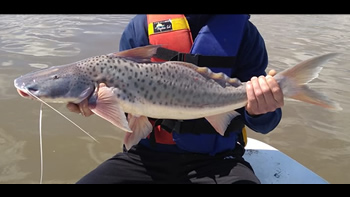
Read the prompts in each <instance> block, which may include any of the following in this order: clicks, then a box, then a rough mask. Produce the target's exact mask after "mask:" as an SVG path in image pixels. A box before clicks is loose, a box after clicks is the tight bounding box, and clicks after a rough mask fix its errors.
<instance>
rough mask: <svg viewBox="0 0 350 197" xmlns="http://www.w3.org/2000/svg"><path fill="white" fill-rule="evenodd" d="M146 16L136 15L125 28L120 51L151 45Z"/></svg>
mask: <svg viewBox="0 0 350 197" xmlns="http://www.w3.org/2000/svg"><path fill="white" fill-rule="evenodd" d="M146 18H147V16H146V15H136V16H135V17H134V18H132V19H131V20H130V22H129V23H128V25H127V26H126V27H125V29H124V31H123V33H122V36H121V38H120V42H119V51H124V50H128V49H132V48H135V47H140V46H146V45H149V40H148V36H147V34H148V30H147V29H146V27H147V26H148V25H147V20H146Z"/></svg>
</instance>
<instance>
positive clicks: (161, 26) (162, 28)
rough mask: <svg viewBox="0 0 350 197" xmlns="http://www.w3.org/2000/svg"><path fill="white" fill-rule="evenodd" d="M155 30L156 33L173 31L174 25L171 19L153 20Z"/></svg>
mask: <svg viewBox="0 0 350 197" xmlns="http://www.w3.org/2000/svg"><path fill="white" fill-rule="evenodd" d="M153 30H154V33H161V32H166V31H171V30H173V25H172V23H171V20H170V19H169V20H165V21H158V22H153Z"/></svg>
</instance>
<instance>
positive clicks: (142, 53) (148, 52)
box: [108, 45, 161, 63]
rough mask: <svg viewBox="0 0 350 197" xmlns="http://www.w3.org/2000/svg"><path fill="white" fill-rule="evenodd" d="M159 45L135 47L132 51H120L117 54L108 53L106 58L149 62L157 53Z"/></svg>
mask: <svg viewBox="0 0 350 197" xmlns="http://www.w3.org/2000/svg"><path fill="white" fill-rule="evenodd" d="M159 47H161V45H147V46H142V47H136V48H133V49H129V50H125V51H120V52H117V53H110V54H108V56H111V57H121V58H125V59H130V60H133V61H136V62H145V63H146V62H151V58H152V57H153V56H154V55H155V54H156V53H157V50H158V48H159Z"/></svg>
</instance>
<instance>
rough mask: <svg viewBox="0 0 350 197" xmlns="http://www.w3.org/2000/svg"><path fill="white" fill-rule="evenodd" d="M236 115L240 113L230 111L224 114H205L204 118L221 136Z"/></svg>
mask: <svg viewBox="0 0 350 197" xmlns="http://www.w3.org/2000/svg"><path fill="white" fill-rule="evenodd" d="M238 115H240V114H239V113H238V112H236V111H231V112H228V113H224V114H218V115H213V116H207V117H205V119H207V120H208V122H209V123H210V124H211V126H212V127H213V128H214V129H215V130H216V131H217V132H218V133H219V134H220V135H222V136H223V135H224V134H225V131H226V129H227V126H228V125H229V124H230V122H231V120H232V119H233V118H234V117H236V116H238Z"/></svg>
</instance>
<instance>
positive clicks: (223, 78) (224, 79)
mask: <svg viewBox="0 0 350 197" xmlns="http://www.w3.org/2000/svg"><path fill="white" fill-rule="evenodd" d="M169 63H175V64H178V65H180V66H185V67H187V68H190V69H193V70H195V71H196V72H198V73H199V74H201V75H202V76H203V77H205V78H207V79H212V80H214V81H215V82H217V83H218V84H220V85H221V86H222V87H226V86H227V85H229V86H234V87H238V86H240V85H241V81H240V80H239V79H237V78H230V77H229V76H227V75H226V74H225V73H222V72H219V73H215V72H213V71H211V70H210V69H209V68H208V67H199V66H196V65H194V64H191V63H188V62H180V61H169Z"/></svg>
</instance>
